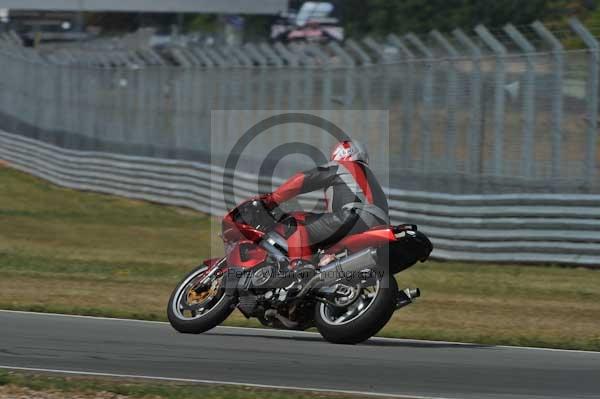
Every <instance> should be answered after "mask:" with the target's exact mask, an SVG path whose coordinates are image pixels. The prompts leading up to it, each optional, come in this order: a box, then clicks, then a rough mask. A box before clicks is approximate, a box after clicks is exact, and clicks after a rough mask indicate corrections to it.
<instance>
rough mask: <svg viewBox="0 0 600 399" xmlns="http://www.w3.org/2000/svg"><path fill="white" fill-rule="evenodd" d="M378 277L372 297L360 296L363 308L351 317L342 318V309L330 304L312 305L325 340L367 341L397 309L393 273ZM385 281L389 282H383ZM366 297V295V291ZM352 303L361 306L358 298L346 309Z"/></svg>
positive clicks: (340, 341) (339, 342) (316, 322)
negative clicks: (368, 300) (367, 300)
mask: <svg viewBox="0 0 600 399" xmlns="http://www.w3.org/2000/svg"><path fill="white" fill-rule="evenodd" d="M383 278H384V279H386V280H383V279H378V280H377V283H376V293H375V295H374V297H373V298H372V300H371V301H370V302H368V303H366V301H365V300H363V299H360V300H362V301H363V302H362V306H364V307H365V308H364V309H363V310H362V311H361V310H359V311H358V312H357V314H356V315H355V316H353V317H348V319H347V320H344V319H343V318H344V314H345V313H344V312H343V311H339V310H336V309H335V308H333V307H332V306H331V305H327V304H324V303H319V304H317V306H316V307H315V325H316V327H317V329H318V330H319V333H321V335H322V336H323V338H325V339H326V340H327V341H329V342H332V343H335V344H350V345H354V344H358V343H360V342H363V341H366V340H367V339H369V338H371V337H372V336H373V335H375V334H377V332H379V330H381V329H382V328H383V326H385V325H386V324H387V322H388V321H389V320H390V318H391V317H392V314H393V313H394V311H395V310H396V297H397V295H398V284H397V283H396V280H395V279H394V277H393V276H390V277H388V274H387V273H386V275H385V276H384V277H383ZM384 282H387V283H388V284H387V285H385V284H383V283H384ZM367 297H368V295H367ZM352 306H356V307H357V308H358V307H360V306H361V303H360V302H358V301H357V302H354V303H353V304H352V305H350V306H348V308H346V309H345V310H347V311H348V312H349V311H351V310H352Z"/></svg>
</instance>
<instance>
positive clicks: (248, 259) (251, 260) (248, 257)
mask: <svg viewBox="0 0 600 399" xmlns="http://www.w3.org/2000/svg"><path fill="white" fill-rule="evenodd" d="M267 256H268V252H267V251H266V250H265V249H264V248H262V247H260V246H258V245H256V244H255V243H254V242H253V241H250V240H242V241H238V242H236V243H235V244H233V245H232V246H231V248H230V249H229V251H228V253H227V265H228V266H230V267H241V268H244V269H250V268H253V267H255V266H258V265H260V264H261V263H263V262H264V261H265V260H267Z"/></svg>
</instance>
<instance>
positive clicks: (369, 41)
mask: <svg viewBox="0 0 600 399" xmlns="http://www.w3.org/2000/svg"><path fill="white" fill-rule="evenodd" d="M362 42H363V44H364V45H365V46H366V47H367V48H368V49H369V50H371V51H372V52H373V54H375V55H377V58H378V61H379V62H380V63H381V62H383V60H384V59H385V54H384V52H383V50H382V49H381V46H380V45H379V43H377V42H376V41H375V40H373V38H371V37H368V36H367V37H365V38H364V39H363V40H362Z"/></svg>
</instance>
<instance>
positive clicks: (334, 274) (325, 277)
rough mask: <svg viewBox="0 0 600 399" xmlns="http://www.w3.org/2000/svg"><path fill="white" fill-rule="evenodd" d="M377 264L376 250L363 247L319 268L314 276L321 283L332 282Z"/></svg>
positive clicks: (349, 276)
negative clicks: (318, 271)
mask: <svg viewBox="0 0 600 399" xmlns="http://www.w3.org/2000/svg"><path fill="white" fill-rule="evenodd" d="M376 265H377V250H376V249H374V248H367V249H363V250H362V251H360V252H357V253H355V254H352V255H348V256H345V257H343V258H341V259H336V260H335V261H333V262H331V263H329V264H328V265H326V266H324V267H322V268H321V270H320V273H319V274H318V275H317V276H316V277H319V280H320V282H321V283H322V284H324V285H327V284H332V283H334V282H336V281H337V280H339V279H341V278H344V279H350V278H352V277H354V276H355V275H356V274H357V273H359V272H360V271H362V270H365V269H370V268H372V267H373V266H376Z"/></svg>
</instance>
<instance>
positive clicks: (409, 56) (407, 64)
mask: <svg viewBox="0 0 600 399" xmlns="http://www.w3.org/2000/svg"><path fill="white" fill-rule="evenodd" d="M388 40H389V41H390V43H392V44H393V45H394V46H396V47H397V48H398V49H399V50H400V51H401V52H402V54H403V55H404V58H405V60H404V61H403V63H404V71H403V74H402V75H403V76H402V77H403V80H404V82H403V85H402V109H403V113H402V132H401V133H400V134H401V137H402V138H401V140H400V145H401V148H400V152H401V153H402V157H401V165H402V167H403V168H406V169H408V168H411V167H412V151H411V144H412V142H411V141H412V118H413V109H414V100H415V86H414V84H415V55H414V54H413V52H412V51H411V50H410V49H409V48H408V47H406V45H405V44H404V43H403V42H402V40H400V38H399V37H398V36H396V35H394V34H391V35H389V36H388Z"/></svg>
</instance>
